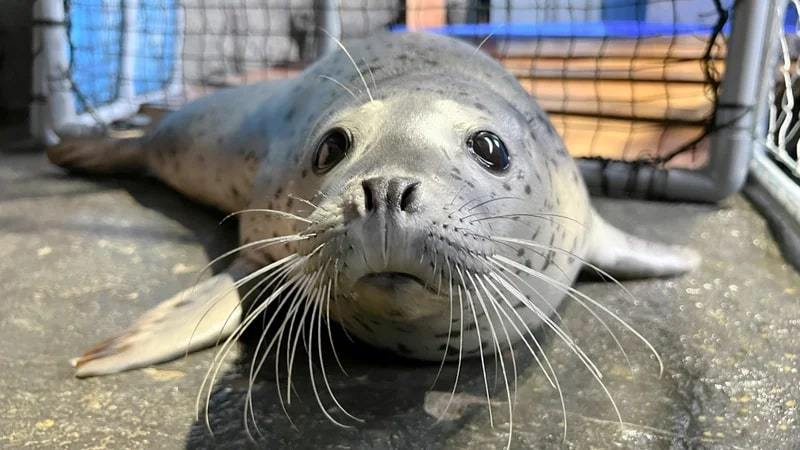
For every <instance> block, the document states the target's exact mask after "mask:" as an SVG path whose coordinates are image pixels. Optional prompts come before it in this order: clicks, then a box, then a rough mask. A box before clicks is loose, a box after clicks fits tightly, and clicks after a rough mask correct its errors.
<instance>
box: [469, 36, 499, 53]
mask: <svg viewBox="0 0 800 450" xmlns="http://www.w3.org/2000/svg"><path fill="white" fill-rule="evenodd" d="M494 34H495V32H494V31H492V32H491V33H489V34H487V35H486V37H485V38H483V40H482V41H481V43H480V44H478V46H477V47H475V50H473V51H472V54H473V55H475V54H477V53H478V52H479V51H480V50H481V47H483V45H484V44H486V43H487V42H488V41H489V39H491V38H492V36H494Z"/></svg>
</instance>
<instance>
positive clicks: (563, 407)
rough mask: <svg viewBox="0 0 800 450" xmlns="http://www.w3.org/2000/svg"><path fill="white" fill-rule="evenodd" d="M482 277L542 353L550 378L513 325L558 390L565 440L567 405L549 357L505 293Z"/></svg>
mask: <svg viewBox="0 0 800 450" xmlns="http://www.w3.org/2000/svg"><path fill="white" fill-rule="evenodd" d="M484 278H485V279H486V282H487V283H489V285H490V286H491V287H492V289H493V290H494V291H495V292H497V293H498V295H499V296H500V298H501V299H503V301H504V302H505V305H506V307H507V308H508V309H509V311H511V312H513V313H514V314H515V315H516V316H517V320H519V321H520V324H521V325H522V327H523V328H526V329H527V330H528V333H529V334H530V336H531V341H532V342H533V344H534V345H535V346H536V349H537V350H538V353H539V354H541V355H542V360H543V361H544V363H545V365H547V367H548V369H550V373H551V374H552V378H551V377H550V375H548V373H547V371H546V370H545V368H544V366H542V363H541V361H540V360H539V357H538V356H537V352H535V351H534V350H533V349H532V348H530V345H528V341H527V339H524V338H523V335H522V333H521V332H520V331H519V329H517V328H516V327H515V329H516V330H517V333H519V334H520V338H521V339H522V341H523V342H524V343H525V344H526V346H527V347H528V349H529V350H530V352H531V355H533V358H534V360H536V363H537V364H538V365H539V367H540V368H541V369H542V373H543V374H544V376H545V378H547V381H549V382H550V385H551V386H553V388H554V389H555V390H556V392H558V398H559V401H560V402H561V413H562V415H563V418H564V433H563V437H562V440H563V441H566V440H567V405H566V402H565V401H564V393H563V391H562V390H561V384H560V383H559V381H558V374H556V371H555V369H554V368H553V365H552V364H551V363H550V359H549V358H548V357H547V354H546V353H545V352H544V349H543V348H542V346H541V344H539V340H538V339H536V336H535V335H534V334H533V330H531V329H529V328H527V325H526V322H525V320H524V319H523V318H522V316H520V315H519V313H518V312H517V310H516V309H514V306H513V305H512V304H511V302H510V301H509V300H508V298H507V297H506V296H505V295H502V293H501V292H500V289H499V288H498V287H497V285H496V284H494V283H493V282H492V280H491V279H489V277H484ZM501 306H502V305H501ZM501 310H502V307H501ZM509 321H510V323H511V324H512V325H513V323H514V321H513V320H510V319H509Z"/></svg>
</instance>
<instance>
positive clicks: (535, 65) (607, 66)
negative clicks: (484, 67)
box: [500, 57, 724, 83]
mask: <svg viewBox="0 0 800 450" xmlns="http://www.w3.org/2000/svg"><path fill="white" fill-rule="evenodd" d="M500 62H501V63H502V64H503V65H504V66H505V67H506V68H507V69H508V70H509V71H510V72H511V73H512V74H514V75H515V76H518V77H533V78H537V77H538V78H556V77H558V78H575V79H588V78H592V79H596V78H602V79H629V80H642V81H647V80H659V81H675V82H696V83H703V82H705V81H706V74H705V68H704V65H703V61H702V60H688V61H683V60H680V61H664V60H658V59H641V58H611V57H609V58H603V59H570V58H544V57H543V58H531V57H508V58H500ZM714 65H715V67H716V69H717V70H724V62H722V61H716V62H715V63H714Z"/></svg>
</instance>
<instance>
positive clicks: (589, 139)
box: [550, 114, 709, 168]
mask: <svg viewBox="0 0 800 450" xmlns="http://www.w3.org/2000/svg"><path fill="white" fill-rule="evenodd" d="M550 119H551V121H552V122H553V125H554V126H555V128H556V130H557V131H558V133H559V134H560V135H561V137H562V138H563V139H564V143H565V145H566V146H567V149H569V151H570V153H571V154H572V155H573V156H574V157H576V158H581V157H602V158H607V159H615V160H624V161H635V160H642V159H653V158H659V157H664V156H666V155H669V154H671V153H672V152H673V151H675V150H676V149H678V148H680V147H682V146H683V145H685V144H686V143H687V142H691V141H693V140H694V139H697V138H698V137H700V136H702V134H703V127H701V126H664V125H663V124H658V123H650V122H636V121H631V120H614V119H599V118H596V117H580V116H570V115H563V114H550ZM708 146H709V142H708V138H705V139H704V140H702V141H701V142H700V143H699V144H698V145H697V148H696V149H695V150H693V151H689V152H686V154H684V155H681V157H680V158H676V159H675V160H673V161H671V164H670V167H683V168H696V167H701V166H702V165H703V164H705V162H706V160H707V156H708Z"/></svg>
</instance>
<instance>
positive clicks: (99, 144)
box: [47, 135, 147, 175]
mask: <svg viewBox="0 0 800 450" xmlns="http://www.w3.org/2000/svg"><path fill="white" fill-rule="evenodd" d="M142 144H143V138H142V137H114V136H106V135H99V136H76V137H68V136H64V137H62V138H61V142H60V143H58V144H56V145H54V146H52V147H48V148H47V158H48V159H49V160H50V162H52V163H53V164H55V165H57V166H61V167H63V168H65V169H69V170H74V171H77V172H85V173H95V174H103V175H107V174H115V173H142V172H144V171H145V170H147V157H146V155H145V150H144V146H143V145H142Z"/></svg>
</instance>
